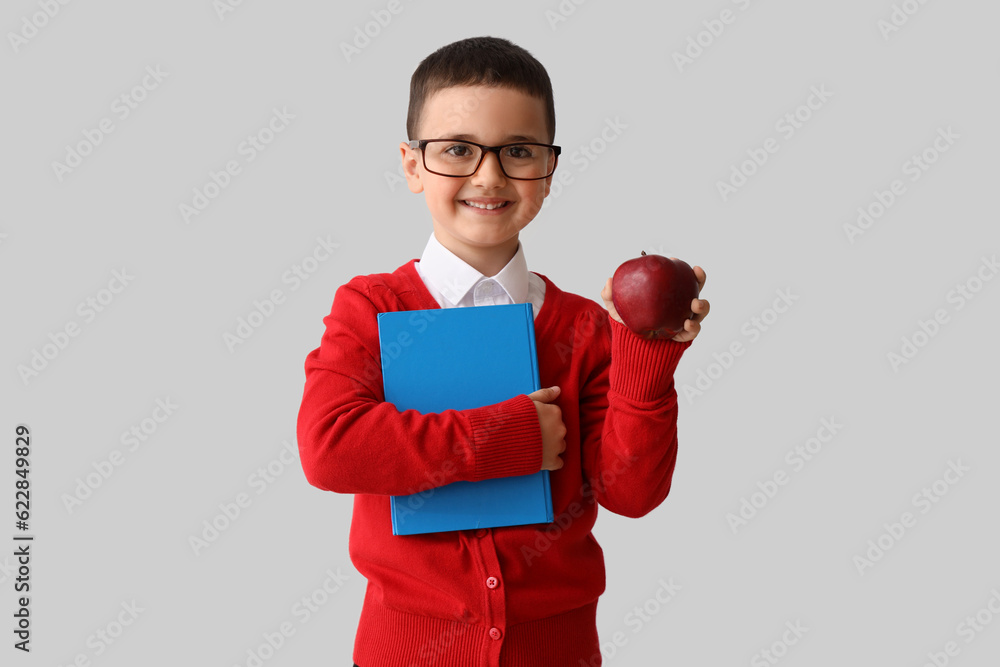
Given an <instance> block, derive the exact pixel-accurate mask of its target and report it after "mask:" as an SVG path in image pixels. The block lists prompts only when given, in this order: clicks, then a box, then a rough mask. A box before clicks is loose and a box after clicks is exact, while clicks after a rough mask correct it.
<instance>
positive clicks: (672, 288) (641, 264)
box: [611, 250, 699, 339]
mask: <svg viewBox="0 0 1000 667" xmlns="http://www.w3.org/2000/svg"><path fill="white" fill-rule="evenodd" d="M698 292H699V289H698V279H697V278H696V277H695V275H694V269H692V268H691V267H690V266H689V265H688V263H687V262H682V261H681V260H679V259H670V258H669V257H664V256H662V255H647V254H646V251H645V250H643V251H642V256H641V257H636V258H635V259H630V260H628V261H627V262H625V263H624V264H622V265H621V266H619V267H618V269H617V270H616V271H615V275H614V276H613V277H612V278H611V301H612V303H614V306H615V310H617V311H618V316H619V317H621V318H622V322H623V323H624V324H625V326H627V327H628V328H629V329H630V330H631V331H633V332H635V333H636V334H638V335H639V336H642V337H643V338H646V339H654V338H673V337H674V336H676V335H677V334H678V333H680V332H681V331H684V320H686V319H688V318H690V317H693V315H694V313H692V312H691V301H692V300H694V299H697V298H698Z"/></svg>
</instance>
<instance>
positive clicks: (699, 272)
mask: <svg viewBox="0 0 1000 667" xmlns="http://www.w3.org/2000/svg"><path fill="white" fill-rule="evenodd" d="M691 268H692V269H693V270H694V277H695V278H696V279H697V280H698V292H699V293H700V292H701V290H702V289H703V288H704V287H705V280H707V279H708V276H706V275H705V270H704V269H703V268H701V267H700V266H692V267H691Z"/></svg>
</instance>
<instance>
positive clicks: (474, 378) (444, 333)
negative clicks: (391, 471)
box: [378, 303, 553, 535]
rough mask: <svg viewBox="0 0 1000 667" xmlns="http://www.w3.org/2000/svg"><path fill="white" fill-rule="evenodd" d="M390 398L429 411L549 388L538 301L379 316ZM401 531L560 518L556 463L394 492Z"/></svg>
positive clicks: (396, 526) (395, 528)
mask: <svg viewBox="0 0 1000 667" xmlns="http://www.w3.org/2000/svg"><path fill="white" fill-rule="evenodd" d="M378 331H379V345H380V356H381V363H382V382H383V388H384V390H385V400H386V401H387V402H389V403H392V404H393V405H395V406H396V408H397V409H398V410H399V411H401V412H402V411H404V410H417V411H418V412H420V413H421V414H427V413H431V412H443V411H445V410H448V409H454V410H466V409H470V408H478V407H482V406H484V405H492V404H494V403H499V402H501V401H505V400H507V399H509V398H512V397H514V396H516V395H518V394H530V393H531V392H533V391H537V390H538V389H540V388H541V387H540V385H539V377H538V355H537V351H536V348H535V322H534V318H533V315H532V306H531V304H530V303H521V304H507V305H499V306H471V307H466V308H444V309H440V308H436V309H428V310H406V311H399V312H392V313H379V314H378ZM390 503H391V508H392V532H393V534H394V535H416V534H420V533H434V532H441V531H448V530H466V529H470V528H493V527H497V526H515V525H522V524H531V523H551V522H552V520H553V514H552V491H551V487H550V486H549V471H548V470H540V471H538V472H536V473H533V474H531V475H521V476H514V477H500V478H495V479H487V480H481V481H478V482H467V481H459V482H454V483H452V484H446V485H444V486H439V487H436V488H434V489H432V490H431V491H428V492H424V493H423V494H420V493H416V494H413V495H410V496H390Z"/></svg>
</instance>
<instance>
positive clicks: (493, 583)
mask: <svg viewBox="0 0 1000 667" xmlns="http://www.w3.org/2000/svg"><path fill="white" fill-rule="evenodd" d="M486 585H487V586H488V587H490V588H496V587H497V586H499V585H500V582H499V581H497V578H496V577H490V578H489V579H487V580H486Z"/></svg>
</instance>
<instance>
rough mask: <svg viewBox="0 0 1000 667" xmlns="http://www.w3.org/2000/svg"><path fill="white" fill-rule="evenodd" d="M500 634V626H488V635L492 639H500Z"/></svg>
mask: <svg viewBox="0 0 1000 667" xmlns="http://www.w3.org/2000/svg"><path fill="white" fill-rule="evenodd" d="M501 634H502V633H501V632H500V628H490V637H492V638H493V639H500V636H501Z"/></svg>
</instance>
